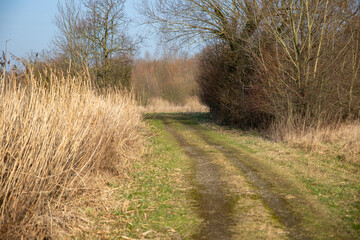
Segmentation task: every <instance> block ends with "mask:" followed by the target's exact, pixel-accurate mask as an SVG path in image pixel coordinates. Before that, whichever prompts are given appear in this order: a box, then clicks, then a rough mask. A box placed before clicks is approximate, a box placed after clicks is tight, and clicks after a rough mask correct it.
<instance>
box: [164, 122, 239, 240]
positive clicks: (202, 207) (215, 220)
mask: <svg viewBox="0 0 360 240" xmlns="http://www.w3.org/2000/svg"><path fill="white" fill-rule="evenodd" d="M161 120H162V122H163V123H164V125H165V129H166V130H167V131H169V132H170V133H171V134H172V136H173V137H174V138H175V139H176V141H177V142H178V143H179V145H180V146H181V147H183V148H184V150H185V152H186V154H187V155H188V156H189V157H190V158H191V159H192V160H193V161H194V182H195V187H196V190H195V192H194V198H195V200H196V201H197V206H198V208H199V212H200V216H201V217H202V218H203V219H204V222H203V224H202V228H201V229H200V231H199V232H198V233H197V234H196V235H195V236H193V239H209V240H211V239H214V240H227V239H231V235H232V234H231V232H230V230H229V227H230V226H232V225H233V224H234V220H233V217H232V200H231V199H230V197H229V194H228V193H227V192H226V190H225V189H226V188H225V187H224V185H225V184H224V183H222V182H221V180H220V174H219V167H218V166H217V165H215V164H214V163H212V160H211V158H210V157H208V155H207V154H206V153H205V152H204V151H203V150H202V149H199V148H197V147H195V146H194V145H192V144H190V143H189V142H188V141H187V140H185V138H184V137H183V136H182V135H181V134H179V133H178V132H177V131H176V130H175V129H174V128H173V127H172V126H171V123H170V121H169V119H167V118H161Z"/></svg>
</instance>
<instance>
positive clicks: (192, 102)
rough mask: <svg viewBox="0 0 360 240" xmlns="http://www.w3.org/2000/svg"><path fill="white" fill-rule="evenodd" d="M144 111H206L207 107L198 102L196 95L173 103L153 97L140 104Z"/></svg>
mask: <svg viewBox="0 0 360 240" xmlns="http://www.w3.org/2000/svg"><path fill="white" fill-rule="evenodd" d="M140 111H141V112H144V113H165V112H166V113H175V112H208V111H209V108H208V107H207V106H205V105H203V104H201V103H200V101H199V99H198V98H197V97H189V98H187V99H186V101H185V103H184V104H178V105H177V104H174V103H170V102H169V101H167V100H164V99H162V98H153V99H151V100H150V101H149V103H148V104H147V105H146V106H141V107H140Z"/></svg>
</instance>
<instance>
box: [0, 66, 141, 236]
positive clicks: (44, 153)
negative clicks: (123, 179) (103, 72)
mask: <svg viewBox="0 0 360 240" xmlns="http://www.w3.org/2000/svg"><path fill="white" fill-rule="evenodd" d="M65 75H66V74H65ZM88 79H89V77H88V75H87V74H83V75H78V76H77V77H70V76H64V75H61V74H55V73H54V72H51V71H50V72H49V73H48V74H47V77H46V78H45V77H40V79H35V77H34V75H33V74H32V72H31V71H30V72H28V73H26V74H24V76H22V77H21V79H20V77H16V76H15V75H14V74H12V75H9V74H8V73H5V72H4V73H3V74H2V76H1V78H0V99H1V100H0V239H44V238H52V239H63V238H69V237H70V236H71V235H73V234H78V233H79V231H80V232H81V231H82V227H81V224H85V225H84V226H83V227H84V228H86V224H88V223H89V221H88V220H87V219H86V218H85V217H84V216H83V215H82V214H81V209H85V208H86V207H87V206H81V204H87V203H91V202H94V201H95V202H96V201H97V200H96V196H95V194H100V195H101V191H102V190H101V188H102V187H103V186H104V183H105V182H106V180H105V181H98V180H99V179H101V178H104V175H108V176H118V175H119V174H121V172H122V171H124V169H125V168H126V167H127V166H128V165H129V164H130V163H129V161H130V160H131V159H133V157H135V156H136V154H138V152H139V149H141V146H142V137H141V131H142V122H141V114H140V113H139V112H138V109H137V107H136V104H135V102H134V101H133V99H132V98H131V97H130V96H129V95H128V94H124V93H123V94H121V93H115V92H112V93H107V94H96V93H95V92H94V91H93V90H92V89H91V87H90V85H89V84H87V83H89V80H88ZM42 83H43V84H42ZM105 195H106V194H105ZM84 196H86V199H87V200H86V201H84ZM101 201H104V199H101Z"/></svg>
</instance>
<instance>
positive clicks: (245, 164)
mask: <svg viewBox="0 0 360 240" xmlns="http://www.w3.org/2000/svg"><path fill="white" fill-rule="evenodd" d="M156 118H158V119H161V120H162V122H163V123H164V125H165V129H166V130H167V131H168V132H170V133H171V135H172V136H173V137H174V138H175V139H176V141H177V142H178V144H179V145H180V146H181V147H182V148H183V149H184V152H185V153H186V154H187V155H188V157H189V158H190V159H191V160H192V162H193V176H191V177H190V181H192V184H193V185H194V191H193V194H192V197H193V200H195V202H196V206H197V208H198V214H199V215H200V216H201V218H202V219H203V224H202V228H201V229H200V230H199V231H198V233H197V234H196V235H195V236H193V239H287V238H289V239H316V238H317V237H314V234H313V233H312V232H311V231H308V229H306V227H304V225H303V222H302V221H303V217H302V216H301V215H299V214H298V212H299V209H297V210H295V209H294V204H297V203H300V204H302V205H304V203H303V202H301V201H302V200H301V196H292V195H289V194H288V193H286V192H285V193H281V192H279V189H281V187H282V188H289V187H290V188H291V184H288V183H287V182H286V181H284V180H283V179H281V178H279V179H278V180H276V181H275V183H276V184H277V183H278V185H279V186H280V187H279V188H277V187H276V186H274V181H272V182H269V181H267V179H265V178H264V177H263V176H264V172H262V171H263V169H262V168H261V167H258V168H257V167H256V166H257V165H256V164H254V162H256V160H254V159H251V157H250V156H248V155H247V154H244V153H242V152H241V151H239V150H238V149H236V148H233V147H231V146H228V145H226V144H224V143H223V142H221V141H218V140H216V139H213V138H211V137H209V136H208V135H206V134H205V133H204V131H202V129H201V127H199V126H197V124H196V123H194V122H191V121H189V119H187V118H186V117H185V118H184V117H183V116H181V115H158V116H156ZM250 162H251V163H250ZM265 174H266V173H265ZM293 199H295V200H294V202H292V203H291V204H290V203H289V202H291V201H292V200H293ZM305 205H306V204H305ZM305 207H307V206H305ZM309 207H310V206H309Z"/></svg>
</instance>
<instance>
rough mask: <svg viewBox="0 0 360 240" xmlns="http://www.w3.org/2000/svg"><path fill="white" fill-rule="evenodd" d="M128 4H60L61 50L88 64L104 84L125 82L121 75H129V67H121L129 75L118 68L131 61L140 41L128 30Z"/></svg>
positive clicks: (98, 0)
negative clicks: (126, 8)
mask: <svg viewBox="0 0 360 240" xmlns="http://www.w3.org/2000/svg"><path fill="white" fill-rule="evenodd" d="M124 4H125V0H83V1H81V4H80V5H77V4H76V3H75V1H74V0H67V1H66V2H65V4H64V5H62V4H59V5H58V10H59V13H58V15H57V16H56V17H55V24H56V26H57V27H58V30H59V32H58V35H57V36H56V38H55V40H54V42H55V46H56V49H57V51H58V52H60V55H62V56H64V57H65V58H66V59H69V60H71V62H72V63H73V64H76V65H79V64H86V65H87V66H88V67H89V68H90V69H91V70H92V71H93V72H94V76H95V78H96V80H97V82H98V83H100V84H101V85H104V86H106V85H109V84H114V83H115V82H116V81H118V80H119V81H118V82H119V83H120V82H122V79H118V78H123V77H127V78H129V74H128V72H129V68H128V67H121V69H124V70H125V69H126V71H127V73H126V74H120V73H119V71H117V70H116V69H115V66H117V67H120V65H121V64H126V65H128V64H131V61H129V60H130V59H131V56H132V54H133V53H134V51H135V46H136V44H137V42H135V41H134V40H133V39H132V38H131V37H130V36H129V35H128V33H127V31H128V20H127V18H126V17H125V14H124ZM115 70H116V71H115Z"/></svg>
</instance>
